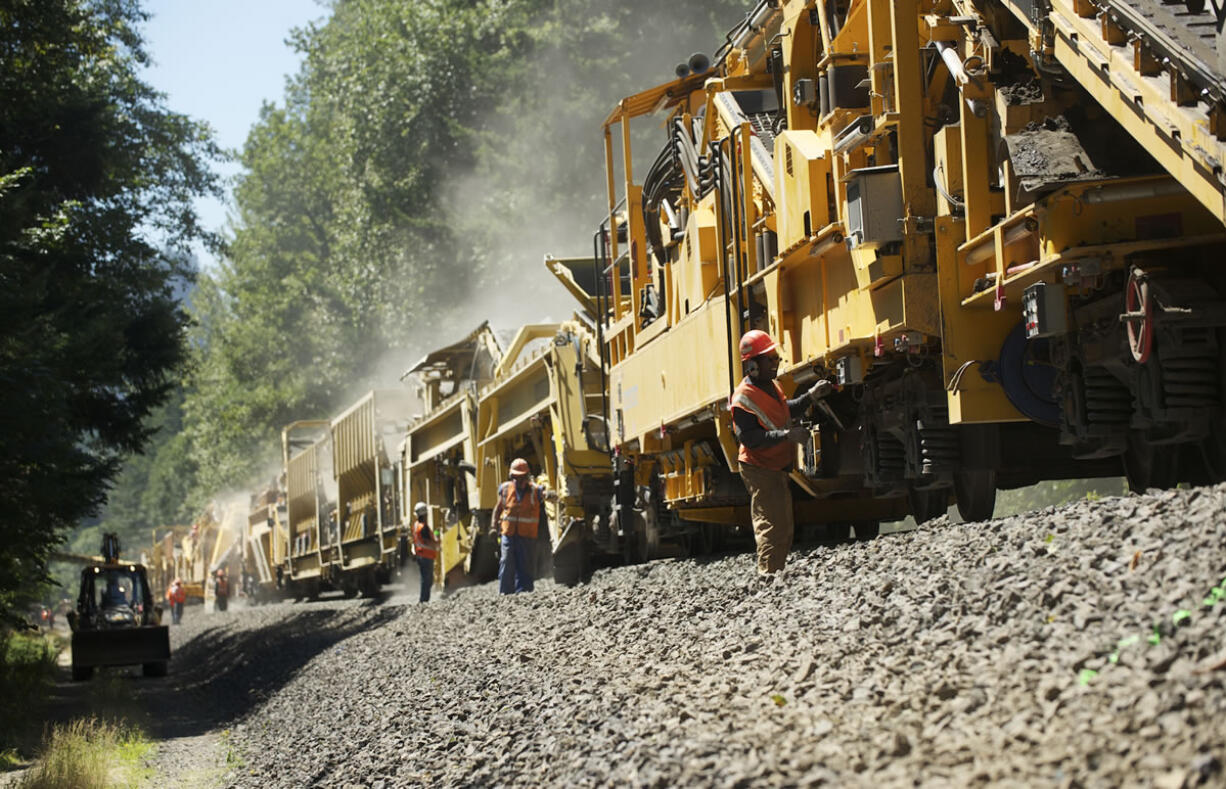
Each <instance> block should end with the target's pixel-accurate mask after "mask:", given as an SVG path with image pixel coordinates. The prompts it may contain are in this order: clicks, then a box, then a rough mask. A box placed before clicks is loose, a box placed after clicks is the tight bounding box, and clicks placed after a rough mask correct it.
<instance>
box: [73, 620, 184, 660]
mask: <svg viewBox="0 0 1226 789" xmlns="http://www.w3.org/2000/svg"><path fill="white" fill-rule="evenodd" d="M169 659H170V628H168V627H166V626H165V625H157V626H152V627H132V628H124V629H120V630H78V631H77V632H75V633H73V634H72V664H73V666H74V667H77V668H93V667H95V666H130V665H135V664H138V663H140V664H143V663H163V662H165V661H167V660H169Z"/></svg>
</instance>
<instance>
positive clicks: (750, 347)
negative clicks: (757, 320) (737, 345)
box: [741, 329, 777, 362]
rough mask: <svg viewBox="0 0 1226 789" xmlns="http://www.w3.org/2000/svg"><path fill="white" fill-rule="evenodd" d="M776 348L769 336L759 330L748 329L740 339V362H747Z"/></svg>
mask: <svg viewBox="0 0 1226 789" xmlns="http://www.w3.org/2000/svg"><path fill="white" fill-rule="evenodd" d="M776 347H777V346H776V345H775V341H774V340H772V339H771V336H770V335H769V334H767V333H766V332H764V331H762V330H761V329H750V330H749V331H747V332H745V336H744V337H742V338H741V361H742V362H747V361H749V360H750V359H752V358H753V357H755V356H761V355H762V354H764V353H767V352H769V351H773V350H775V348H776Z"/></svg>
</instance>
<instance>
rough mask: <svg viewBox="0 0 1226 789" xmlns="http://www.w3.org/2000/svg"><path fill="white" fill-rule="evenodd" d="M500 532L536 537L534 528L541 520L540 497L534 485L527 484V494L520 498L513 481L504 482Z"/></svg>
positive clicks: (513, 535)
mask: <svg viewBox="0 0 1226 789" xmlns="http://www.w3.org/2000/svg"><path fill="white" fill-rule="evenodd" d="M501 495H502V518H501V520H502V533H503V534H504V535H505V536H507V537H516V536H518V537H528V538H531V539H536V528H537V526H538V525H539V524H540V522H541V498H540V496H539V495H538V494H537V490H536V485H533V484H531V483H529V484H528V495H527V496H524V497H523V498H522V499H521V498H520V497H519V492H518V491H517V490H516V489H515V483H514V482H504V483H503V487H502V494H501Z"/></svg>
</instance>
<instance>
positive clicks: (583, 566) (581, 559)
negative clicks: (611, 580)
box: [553, 540, 587, 586]
mask: <svg viewBox="0 0 1226 789" xmlns="http://www.w3.org/2000/svg"><path fill="white" fill-rule="evenodd" d="M586 570H587V541H586V540H571V541H570V542H569V543H568V544H566V545H564V546H562V548H561V549H560V550H558V552H557V553H555V554H554V555H553V580H554V581H556V582H558V583H559V584H561V585H562V586H576V585H578V584H579V583H580V582H581V581H582V580H583V574H584V572H585V571H586Z"/></svg>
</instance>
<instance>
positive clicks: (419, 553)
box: [412, 501, 439, 603]
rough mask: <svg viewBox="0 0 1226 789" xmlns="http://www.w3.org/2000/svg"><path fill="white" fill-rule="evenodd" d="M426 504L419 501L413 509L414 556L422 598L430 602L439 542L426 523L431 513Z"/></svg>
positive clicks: (424, 601) (423, 600)
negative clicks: (419, 578)
mask: <svg viewBox="0 0 1226 789" xmlns="http://www.w3.org/2000/svg"><path fill="white" fill-rule="evenodd" d="M429 511H430V510H429V508H428V507H427V506H426V502H424V501H419V502H417V504H416V505H415V506H414V507H413V516H414V517H413V528H412V531H413V555H414V556H416V557H417V569H418V570H419V571H420V572H421V597H420V598H418V599H419V600H420V601H421V602H423V603H428V602H430V587H431V586H433V585H434V560H435V559H437V558H438V549H439V541H438V538H437V537H435V535H434V531H433V530H432V529H431V528H430V524H429V523H427V522H426V515H427V513H428V512H429Z"/></svg>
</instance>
